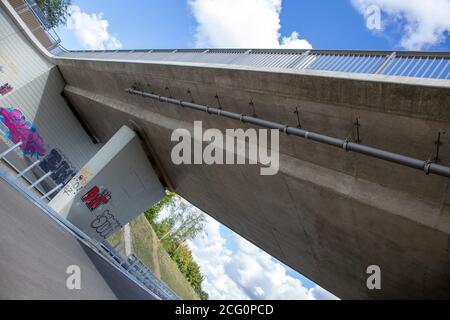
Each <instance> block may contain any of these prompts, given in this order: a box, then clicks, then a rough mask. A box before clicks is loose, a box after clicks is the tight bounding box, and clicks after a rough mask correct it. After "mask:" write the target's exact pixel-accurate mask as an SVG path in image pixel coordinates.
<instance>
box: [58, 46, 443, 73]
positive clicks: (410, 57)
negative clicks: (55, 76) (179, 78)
mask: <svg viewBox="0 0 450 320" xmlns="http://www.w3.org/2000/svg"><path fill="white" fill-rule="evenodd" d="M59 55H60V56H62V57H71V58H88V59H89V58H90V59H96V60H130V61H132V60H140V61H162V62H193V63H210V64H225V65H237V66H251V67H260V68H272V69H291V70H315V71H325V72H327V71H328V72H342V73H357V74H378V75H385V76H398V77H415V78H429V79H441V80H447V79H449V78H450V53H449V52H412V51H401V52H393V51H349V50H295V49H267V50H266V49H175V50H172V49H170V50H168V49H157V50H116V51H113V50H102V51H95V50H94V51H85V50H81V51H66V52H61V53H60V54H59Z"/></svg>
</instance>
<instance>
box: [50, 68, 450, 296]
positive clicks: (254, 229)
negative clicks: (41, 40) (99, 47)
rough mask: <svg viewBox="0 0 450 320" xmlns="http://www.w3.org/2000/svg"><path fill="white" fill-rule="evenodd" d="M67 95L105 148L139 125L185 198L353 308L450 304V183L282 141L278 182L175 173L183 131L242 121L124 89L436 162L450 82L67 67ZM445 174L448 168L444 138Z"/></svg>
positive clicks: (205, 171) (250, 170) (208, 169)
mask: <svg viewBox="0 0 450 320" xmlns="http://www.w3.org/2000/svg"><path fill="white" fill-rule="evenodd" d="M57 63H58V65H59V68H60V70H61V72H62V73H63V75H64V77H65V79H66V81H67V83H68V85H67V86H66V88H65V92H66V94H67V95H68V96H69V97H70V99H71V101H73V103H74V105H76V106H77V108H78V109H79V110H80V112H81V113H82V114H83V117H84V118H86V119H87V120H88V123H89V125H90V126H91V127H92V128H93V129H94V131H95V133H96V134H97V135H98V136H99V137H100V138H101V139H102V140H105V141H106V139H108V138H109V137H110V136H111V135H112V134H113V133H114V132H115V130H117V129H118V128H119V127H120V126H121V125H123V124H129V123H133V124H134V125H135V126H137V127H139V129H140V130H142V132H144V133H145V136H146V139H147V143H149V144H150V145H151V146H152V149H154V150H156V156H157V157H158V158H159V160H160V162H161V163H163V168H162V170H164V171H165V172H166V173H167V175H168V176H169V177H170V180H171V181H172V183H173V185H174V186H175V191H176V192H178V193H179V194H180V195H182V196H183V197H184V198H186V199H188V200H189V201H191V202H192V203H193V204H195V205H197V206H198V207H199V208H201V209H203V210H204V211H206V212H207V213H209V214H211V215H212V216H213V217H215V218H216V219H218V220H219V221H220V222H222V223H224V224H225V225H227V226H228V227H230V228H231V229H233V230H234V231H236V232H238V233H239V234H241V235H243V236H244V237H245V238H247V239H249V240H250V241H252V242H253V243H255V244H256V245H258V246H259V247H261V248H262V249H264V250H266V251H267V252H269V253H270V254H272V255H274V256H275V257H277V258H278V259H280V260H281V261H283V262H285V263H286V264H288V265H289V266H291V267H293V268H294V269H296V270H297V271H299V272H301V273H303V274H305V275H306V276H308V277H309V278H311V279H312V280H314V281H316V282H317V283H318V284H320V285H322V286H323V287H325V288H326V289H328V290H330V291H331V292H333V293H335V294H336V295H337V296H339V297H341V298H424V297H425V298H429V297H449V296H450V272H449V271H448V270H450V269H449V266H450V251H449V250H450V248H449V243H450V242H449V241H450V239H449V232H450V214H449V213H450V211H449V208H450V207H449V206H448V204H449V193H448V183H449V181H448V179H446V178H443V177H438V176H427V175H425V173H423V172H420V171H416V170H413V169H410V168H406V167H402V166H400V165H396V164H392V163H387V162H384V161H382V160H376V159H373V158H368V157H365V156H363V155H358V154H350V153H345V152H344V151H343V150H340V149H335V148H332V147H329V146H324V145H319V144H315V143H313V142H311V141H304V140H301V139H298V138H296V137H291V136H281V137H280V151H281V155H280V173H279V174H278V175H276V176H260V175H259V167H258V166H248V165H245V166H244V165H235V166H221V165H215V166H207V165H203V166H199V165H197V166H195V165H181V166H176V165H174V164H173V163H172V162H171V158H170V152H171V149H172V147H173V146H174V143H171V142H170V135H171V133H172V131H173V130H174V129H176V128H186V129H188V130H191V131H192V125H193V121H194V120H202V121H203V127H204V128H205V129H207V128H219V129H221V130H222V131H223V132H224V129H226V128H237V127H242V128H247V127H248V125H245V124H242V123H240V122H236V121H233V120H230V119H224V118H220V117H213V116H209V115H207V114H206V113H198V112H196V111H193V110H187V109H181V108H176V107H174V106H171V105H167V104H162V103H159V102H156V101H152V100H148V99H144V98H142V97H137V96H130V95H128V94H126V93H125V92H124V89H126V88H128V87H130V86H131V85H132V84H134V83H135V82H137V83H140V84H141V87H142V89H144V90H148V91H153V92H155V93H159V94H162V95H169V93H168V90H166V87H168V88H169V91H170V95H171V96H173V97H176V98H179V99H185V100H190V99H191V97H190V95H189V94H187V90H190V91H191V93H192V98H193V99H194V100H195V102H198V103H201V104H207V105H211V106H217V100H216V99H215V98H214V97H215V95H216V94H217V95H218V96H219V99H220V103H221V106H222V107H223V108H224V109H227V110H231V111H234V112H239V113H244V114H251V113H252V112H253V110H252V109H251V107H250V106H249V102H250V100H252V101H253V103H254V106H255V110H256V113H257V115H258V116H259V117H261V118H264V119H268V120H273V121H276V122H281V123H286V124H289V125H294V126H295V125H296V124H297V118H296V115H295V114H294V113H293V112H294V111H295V108H296V107H297V108H298V109H299V110H300V121H301V124H302V126H303V128H306V129H308V130H311V131H316V132H320V133H324V134H328V135H331V136H337V137H340V138H346V137H350V138H352V137H353V138H354V136H355V134H356V133H355V127H354V124H353V123H354V121H355V120H356V118H358V119H359V123H360V124H361V127H360V138H361V141H362V143H364V144H367V145H371V146H375V147H379V148H382V149H386V150H389V151H394V152H398V153H401V154H405V155H409V156H413V157H417V158H420V159H428V158H429V157H432V156H433V153H434V152H435V144H434V142H435V140H436V138H437V135H438V132H442V133H443V132H449V120H450V117H449V115H450V114H449V113H448V108H447V106H448V105H450V96H449V82H448V81H447V82H445V81H443V82H441V86H435V85H430V86H424V85H414V84H406V83H402V81H401V79H386V78H385V77H376V76H374V77H372V78H371V79H366V80H364V79H360V78H356V79H354V78H352V77H351V76H350V75H347V76H342V75H341V76H334V75H333V74H322V75H321V76H319V75H318V74H306V73H300V72H298V73H288V72H265V71H257V70H251V69H245V68H241V69H234V68H233V67H232V66H230V67H228V68H227V67H223V66H222V67H219V66H211V67H206V66H199V65H195V66H188V65H185V66H182V65H175V64H174V65H170V64H160V63H123V62H113V61H110V62H105V61H88V60H84V61H83V60H71V59H61V60H59V61H58V62H57ZM441 142H442V143H443V144H442V146H441V150H440V160H441V161H442V163H444V164H445V163H447V164H448V163H450V148H449V146H450V144H449V142H450V141H449V136H448V134H442V136H441ZM372 264H375V265H379V266H380V267H381V269H382V275H383V276H382V277H383V290H381V291H369V290H367V287H366V278H367V274H366V268H367V267H368V266H369V265H372Z"/></svg>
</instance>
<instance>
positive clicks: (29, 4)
mask: <svg viewBox="0 0 450 320" xmlns="http://www.w3.org/2000/svg"><path fill="white" fill-rule="evenodd" d="M22 2H23V4H22V5H20V6H18V7H15V8H14V9H15V10H16V12H17V13H18V14H19V15H20V14H22V13H23V12H25V11H30V12H31V13H32V14H33V16H34V17H35V18H36V20H37V22H38V23H39V25H40V27H41V28H42V30H43V31H44V32H45V35H46V36H47V37H48V40H49V42H50V45H49V46H48V45H47V44H45V43H42V45H44V46H45V47H46V49H47V50H48V51H49V52H52V53H54V54H58V53H60V52H61V51H63V50H65V49H64V48H63V47H62V46H61V39H60V37H59V36H58V34H57V33H56V31H55V30H54V29H53V28H52V26H51V25H50V23H49V21H48V20H47V18H46V16H45V14H44V12H43V11H42V9H41V8H40V7H39V5H38V4H37V3H36V1H35V0H23V1H22ZM31 32H33V33H35V30H31ZM38 39H39V37H38Z"/></svg>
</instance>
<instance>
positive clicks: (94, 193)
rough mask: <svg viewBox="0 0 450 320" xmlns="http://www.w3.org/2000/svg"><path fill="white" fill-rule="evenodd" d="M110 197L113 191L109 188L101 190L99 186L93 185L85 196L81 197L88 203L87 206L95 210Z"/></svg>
mask: <svg viewBox="0 0 450 320" xmlns="http://www.w3.org/2000/svg"><path fill="white" fill-rule="evenodd" d="M110 199H111V193H110V192H109V191H108V190H107V189H104V190H103V191H102V192H100V189H99V188H98V187H97V186H95V187H93V188H92V189H91V190H89V191H88V192H87V193H86V194H85V195H84V196H83V197H81V200H82V201H83V202H85V203H86V206H87V207H88V208H89V210H91V211H94V210H95V209H97V208H98V207H99V206H101V205H102V204H105V203H108V201H109V200H110Z"/></svg>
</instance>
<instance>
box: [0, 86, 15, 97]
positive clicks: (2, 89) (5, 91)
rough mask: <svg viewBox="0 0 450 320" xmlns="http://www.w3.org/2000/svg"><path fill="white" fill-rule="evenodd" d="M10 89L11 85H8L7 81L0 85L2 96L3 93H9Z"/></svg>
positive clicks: (11, 88)
mask: <svg viewBox="0 0 450 320" xmlns="http://www.w3.org/2000/svg"><path fill="white" fill-rule="evenodd" d="M12 90H13V87H11V86H10V85H9V83H5V84H4V85H2V86H0V94H1V95H2V96H4V95H6V94H8V93H10V92H11V91H12Z"/></svg>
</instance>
